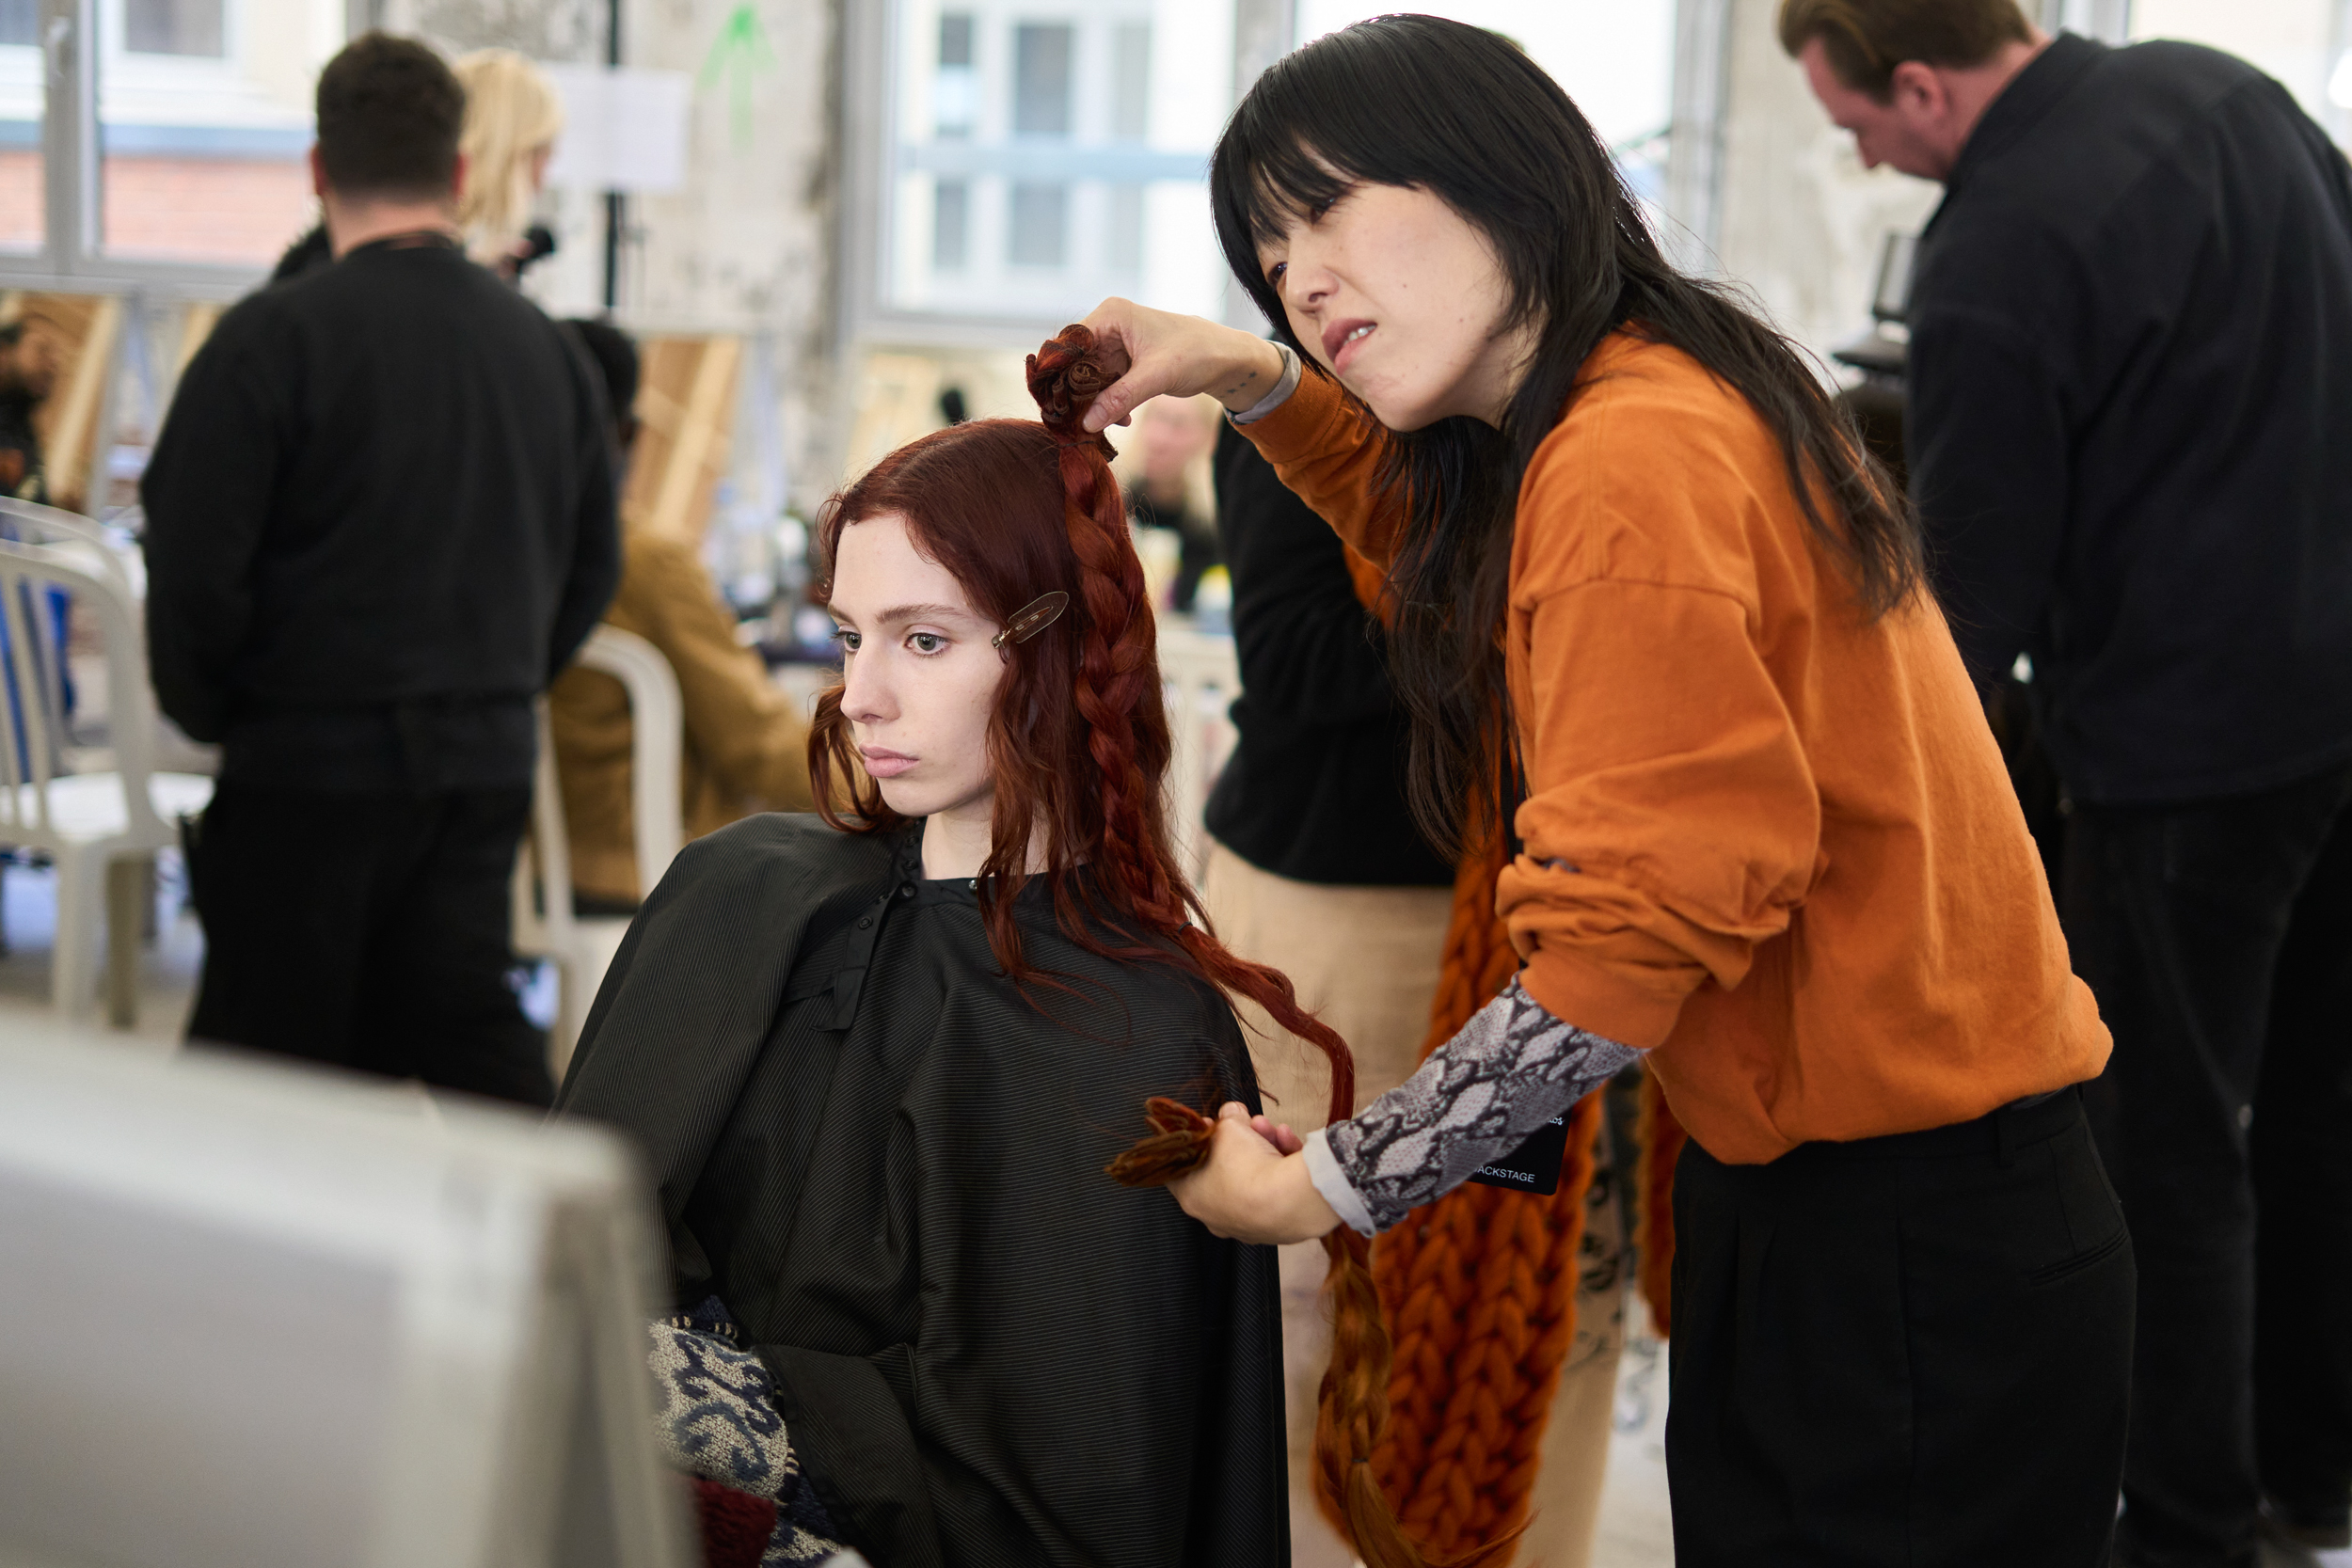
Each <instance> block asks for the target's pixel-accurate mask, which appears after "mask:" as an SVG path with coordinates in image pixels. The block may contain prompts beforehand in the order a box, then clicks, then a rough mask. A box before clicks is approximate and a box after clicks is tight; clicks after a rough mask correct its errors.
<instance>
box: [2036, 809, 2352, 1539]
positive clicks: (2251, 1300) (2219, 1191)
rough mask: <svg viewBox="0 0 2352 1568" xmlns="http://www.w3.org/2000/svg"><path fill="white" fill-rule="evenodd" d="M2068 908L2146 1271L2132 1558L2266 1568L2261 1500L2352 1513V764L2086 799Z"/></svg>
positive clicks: (2102, 1131)
mask: <svg viewBox="0 0 2352 1568" xmlns="http://www.w3.org/2000/svg"><path fill="white" fill-rule="evenodd" d="M2065 894H2066V897H2065V916H2066V931H2067V940H2068V943H2069V945H2070V947H2071V948H2072V950H2073V952H2074V967H2075V970H2076V972H2077V973H2078V974H2081V975H2082V976H2083V978H2084V979H2085V980H2087V981H2088V982H2090V988H2091V990H2093V991H2094V992H2095V993H2096V994H2097V995H2098V998H2099V1010H2100V1012H2101V1014H2102V1015H2103V1016H2104V1017H2105V1018H2106V1022H2107V1026H2108V1027H2109V1028H2110V1029H2112V1030H2113V1031H2114V1032H2115V1054H2114V1056H2113V1057H2112V1058H2111V1059H2110V1060H2109V1062H2108V1064H2107V1070H2106V1074H2105V1076H2104V1077H2103V1078H2102V1079H2101V1080H2100V1082H2099V1083H2098V1084H2097V1085H2094V1086H2093V1088H2092V1090H2091V1115H2092V1124H2093V1126H2094V1127H2095V1128H2096V1129H2097V1131H2098V1133H2099V1139H2100V1147H2101V1148H2102V1149H2103V1150H2104V1151H2105V1153H2106V1157H2107V1166H2108V1169H2109V1170H2110V1171H2111V1172H2113V1174H2114V1177H2115V1182H2116V1187H2117V1190H2118V1191H2119V1192H2120V1193H2122V1198H2123V1212H2124V1213H2125V1215H2126V1216H2127V1217H2128V1219H2129V1220H2130V1222H2131V1227H2132V1239H2133V1242H2134V1244H2135V1245H2136V1246H2137V1250H2138V1254H2139V1348H2138V1353H2137V1354H2138V1359H2137V1365H2136V1366H2135V1367H2134V1369H2133V1377H2132V1434H2131V1447H2130V1450H2129V1455H2128V1458H2127V1459H2126V1462H2125V1465H2124V1470H2123V1497H2124V1504H2125V1508H2124V1518H2123V1524H2122V1536H2121V1540H2122V1547H2123V1550H2122V1557H2123V1560H2125V1561H2127V1562H2138V1563H2150V1564H2163V1565H2166V1568H2170V1565H2174V1564H2178V1565H2181V1568H2217V1565H2221V1564H2231V1565H2238V1564H2249V1563H2251V1562H2252V1561H2253V1560H2254V1518H2255V1507H2256V1500H2257V1497H2258V1494H2260V1493H2262V1492H2267V1493H2268V1494H2269V1495H2270V1496H2271V1497H2272V1498H2273V1499H2274V1501H2275V1502H2276V1503H2277V1504H2278V1505H2280V1507H2281V1508H2282V1510H2283V1511H2285V1512H2287V1513H2290V1514H2294V1515H2299V1516H2302V1517H2304V1518H2306V1519H2310V1520H2312V1521H2313V1522H2321V1521H2330V1520H2332V1521H2341V1520H2343V1519H2344V1517H2345V1514H2346V1511H2347V1508H2348V1507H2352V769H2338V770H2336V771H2333V772H2330V773H2328V774H2327V775H2325V776H2323V777H2320V778H2316V779H2311V780H2307V781H2305V782H2303V783H2301V784H2296V785H2293V786H2292V787H2289V788H2285V789H2279V790H2272V791H2268V792H2266V793H2264V794H2261V795H2254V796H2247V797H2243V798H2238V799H2233V800H2205V801H2198V802H2195V803H2192V804H2187V805H2179V806H2165V807H2140V808H2120V807H2092V806H2077V807H2076V808H2075V809H2074V813H2073V815H2072V816H2071V817H2070V818H2069V820H2068V824H2067V853H2066V885H2065Z"/></svg>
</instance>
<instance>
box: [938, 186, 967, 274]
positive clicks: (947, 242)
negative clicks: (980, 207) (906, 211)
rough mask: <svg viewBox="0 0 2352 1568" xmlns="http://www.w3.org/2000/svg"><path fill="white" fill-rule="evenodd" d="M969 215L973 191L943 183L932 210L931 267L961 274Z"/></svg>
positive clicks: (965, 187)
mask: <svg viewBox="0 0 2352 1568" xmlns="http://www.w3.org/2000/svg"><path fill="white" fill-rule="evenodd" d="M971 212H972V187H971V186H969V185H967V184H965V183H964V182H962V181H961V180H942V181H941V182H939V196H938V199H937V200H936V201H934V202H933V203H932V206H931V265H933V266H935V267H938V268H940V269H941V270H942V271H946V272H960V271H961V270H962V268H963V259H964V256H965V254H966V251H965V246H966V245H967V244H968V241H967V239H966V236H965V230H966V229H967V227H968V223H969V219H970V217H971Z"/></svg>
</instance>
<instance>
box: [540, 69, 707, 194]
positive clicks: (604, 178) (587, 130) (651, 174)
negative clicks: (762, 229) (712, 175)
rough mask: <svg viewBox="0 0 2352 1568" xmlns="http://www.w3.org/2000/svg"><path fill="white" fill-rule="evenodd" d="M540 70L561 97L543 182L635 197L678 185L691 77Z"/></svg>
mask: <svg viewBox="0 0 2352 1568" xmlns="http://www.w3.org/2000/svg"><path fill="white" fill-rule="evenodd" d="M539 69H540V70H542V71H546V72H547V74H548V80H549V81H550V82H552V83H554V84H555V90H556V91H557V92H558V93H559V94H561V95H562V96H563V99H564V134H563V135H562V136H561V137H559V138H558V139H557V141H556V144H555V157H554V158H553V160H551V161H550V162H549V163H548V183H549V184H550V185H564V186H570V187H573V188H576V189H580V190H592V191H629V192H637V193H652V192H661V191H674V190H676V189H677V188H678V187H679V186H680V185H682V184H683V183H685V181H686V136H687V123H688V113H689V111H690V109H691V106H692V97H693V87H694V79H693V78H692V77H691V76H690V75H689V74H687V73H686V72H685V71H632V70H628V69H620V70H614V69H612V68H610V67H607V66H596V65H549V64H544V63H543V64H542V65H541V66H540V68H539Z"/></svg>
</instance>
